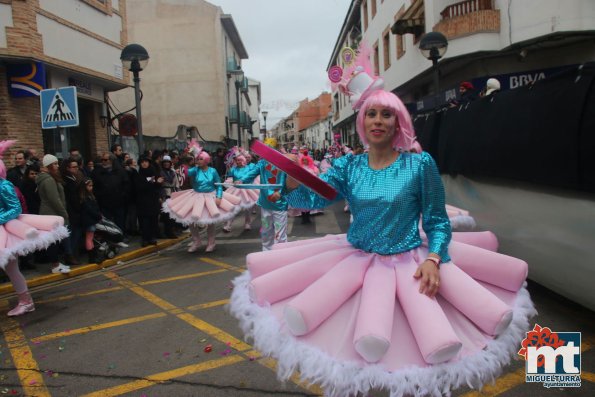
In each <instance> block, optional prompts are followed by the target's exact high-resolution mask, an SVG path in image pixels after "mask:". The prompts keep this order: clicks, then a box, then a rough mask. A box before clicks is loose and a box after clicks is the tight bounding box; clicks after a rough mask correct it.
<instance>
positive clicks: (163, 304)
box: [105, 272, 177, 311]
mask: <svg viewBox="0 0 595 397" xmlns="http://www.w3.org/2000/svg"><path fill="white" fill-rule="evenodd" d="M105 276H106V277H108V278H110V279H112V280H114V281H116V282H118V283H120V284H121V285H122V286H124V287H125V288H128V289H129V290H131V291H132V292H134V293H135V294H137V295H140V296H142V297H143V298H145V299H146V300H148V301H149V302H151V303H152V304H154V305H156V306H158V307H160V308H162V309H163V310H167V311H171V310H175V309H177V307H175V306H174V305H172V304H171V303H169V302H167V301H166V300H164V299H161V298H160V297H158V296H157V295H155V294H154V293H152V292H149V291H147V290H146V289H144V288H141V287H139V286H137V285H136V284H135V283H133V282H132V281H128V280H126V279H125V278H121V277H120V276H118V275H117V274H116V273H113V272H106V273H105Z"/></svg>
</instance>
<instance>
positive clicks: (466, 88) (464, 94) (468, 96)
mask: <svg viewBox="0 0 595 397" xmlns="http://www.w3.org/2000/svg"><path fill="white" fill-rule="evenodd" d="M459 94H460V95H461V96H460V99H459V103H460V104H464V103H469V102H472V101H474V100H475V99H477V98H476V93H475V87H473V84H471V83H470V82H469V81H463V82H462V83H461V84H460V85H459Z"/></svg>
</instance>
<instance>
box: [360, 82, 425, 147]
mask: <svg viewBox="0 0 595 397" xmlns="http://www.w3.org/2000/svg"><path fill="white" fill-rule="evenodd" d="M372 106H382V107H385V108H388V109H391V110H392V111H393V112H395V115H396V116H397V121H398V123H396V125H397V128H396V131H395V137H394V139H393V147H394V148H397V149H402V150H406V151H414V152H421V146H420V145H419V143H417V137H416V136H415V130H414V129H413V122H412V121H411V116H410V115H409V111H408V110H407V108H406V107H405V105H404V104H403V102H402V101H401V100H400V99H399V97H397V96H396V95H395V94H393V93H392V92H388V91H384V90H376V91H374V92H372V93H371V94H370V95H369V96H368V98H366V100H365V101H364V103H363V104H362V106H361V108H360V109H359V113H358V115H357V119H356V122H355V124H356V129H357V133H358V134H359V137H360V139H361V141H362V142H363V143H364V144H367V143H368V141H367V139H366V132H365V131H366V130H365V127H364V120H365V118H366V112H367V111H368V109H370V108H371V107H372Z"/></svg>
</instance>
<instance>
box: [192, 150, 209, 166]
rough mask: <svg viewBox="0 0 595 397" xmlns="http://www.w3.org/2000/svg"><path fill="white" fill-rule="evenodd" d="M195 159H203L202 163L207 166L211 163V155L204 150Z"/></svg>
mask: <svg viewBox="0 0 595 397" xmlns="http://www.w3.org/2000/svg"><path fill="white" fill-rule="evenodd" d="M196 158H199V159H203V160H204V161H206V162H207V164H209V163H210V162H211V155H210V154H209V153H207V152H206V151H204V150H203V151H202V152H200V153H199V155H198V156H196Z"/></svg>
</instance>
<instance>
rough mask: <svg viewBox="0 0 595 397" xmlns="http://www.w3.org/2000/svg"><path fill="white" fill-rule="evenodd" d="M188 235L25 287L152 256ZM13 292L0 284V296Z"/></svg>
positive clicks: (8, 285)
mask: <svg viewBox="0 0 595 397" xmlns="http://www.w3.org/2000/svg"><path fill="white" fill-rule="evenodd" d="M189 235H190V234H189V233H188V234H184V235H182V236H180V237H178V238H176V239H171V240H165V241H161V242H159V243H157V245H151V246H147V247H143V248H139V249H136V250H132V251H129V252H125V253H123V254H121V255H118V256H116V257H114V258H111V259H106V260H104V261H103V262H101V264H97V263H89V264H87V265H82V266H78V267H77V268H76V269H73V270H71V271H70V273H68V274H48V275H46V276H38V277H33V278H31V279H27V286H28V287H29V288H32V287H38V286H40V285H45V284H49V283H54V282H57V281H63V280H68V279H71V278H73V277H74V276H79V275H81V274H87V273H91V272H94V271H97V270H102V269H105V268H108V267H111V266H114V265H117V264H118V262H126V261H131V260H133V259H137V258H140V257H142V256H145V255H149V254H152V253H153V252H157V251H161V250H163V249H165V248H168V247H171V246H172V245H176V244H178V243H179V242H182V241H184V240H185V239H186V238H188V236H189ZM14 292H15V291H14V289H13V287H12V284H11V283H10V282H8V283H4V284H0V295H5V294H12V293H14Z"/></svg>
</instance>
